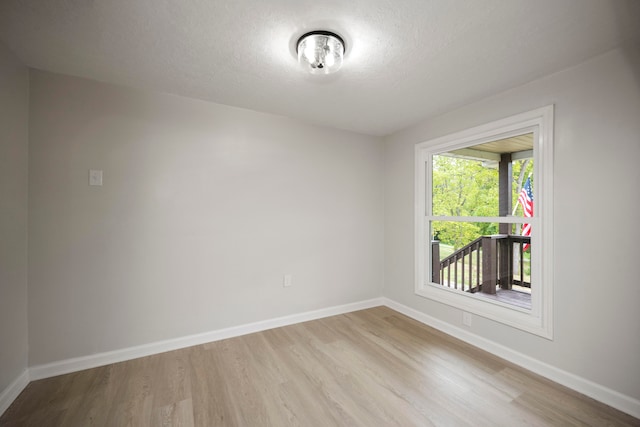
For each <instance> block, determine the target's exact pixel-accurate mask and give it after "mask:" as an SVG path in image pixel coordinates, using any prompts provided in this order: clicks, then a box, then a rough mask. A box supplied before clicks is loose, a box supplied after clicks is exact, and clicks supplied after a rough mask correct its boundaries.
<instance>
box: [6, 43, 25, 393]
mask: <svg viewBox="0 0 640 427" xmlns="http://www.w3.org/2000/svg"><path fill="white" fill-rule="evenodd" d="M28 102H29V71H28V70H27V68H26V67H25V66H23V65H22V64H21V63H20V62H19V61H18V60H17V58H15V57H14V55H13V54H12V53H11V52H10V51H9V50H8V49H7V48H6V46H5V45H4V44H2V43H0V393H2V391H3V390H4V389H5V388H6V387H7V386H9V385H10V384H11V383H12V382H13V381H14V380H16V379H17V378H18V377H19V376H20V375H21V374H22V373H23V372H24V371H25V369H26V368H27V350H28V348H27V148H28V134H27V131H28V113H29V107H28Z"/></svg>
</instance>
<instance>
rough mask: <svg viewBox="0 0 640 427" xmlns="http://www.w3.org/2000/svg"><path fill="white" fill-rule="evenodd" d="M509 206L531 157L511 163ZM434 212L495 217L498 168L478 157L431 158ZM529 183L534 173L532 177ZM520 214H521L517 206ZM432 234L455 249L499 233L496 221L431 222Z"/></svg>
mask: <svg viewBox="0 0 640 427" xmlns="http://www.w3.org/2000/svg"><path fill="white" fill-rule="evenodd" d="M512 171H513V175H512V177H513V178H512V179H513V181H512V188H513V190H512V196H513V198H512V202H513V203H512V206H514V207H515V206H516V205H517V200H518V195H519V193H520V190H521V188H522V185H524V181H526V179H527V177H528V176H529V175H531V174H532V173H533V161H532V160H529V161H527V160H520V161H515V162H513V164H512ZM432 179H433V189H432V190H433V193H432V194H433V215H436V216H498V191H499V188H498V169H497V168H495V167H486V166H484V165H483V163H482V162H480V161H478V160H469V159H463V158H458V157H450V156H445V155H438V156H434V157H433V176H432ZM531 180H532V185H534V183H533V176H532V177H531ZM519 214H520V215H522V210H521V208H520V210H519ZM432 233H433V235H434V236H437V237H438V239H439V240H440V241H441V242H442V243H444V244H447V245H452V246H453V247H454V248H455V249H456V250H457V249H459V248H461V247H462V246H464V245H466V244H468V243H469V242H471V241H473V240H474V239H476V238H478V237H480V236H486V235H492V234H497V233H498V224H496V223H480V222H476V223H472V222H454V221H434V222H433V223H432Z"/></svg>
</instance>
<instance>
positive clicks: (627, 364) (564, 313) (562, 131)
mask: <svg viewBox="0 0 640 427" xmlns="http://www.w3.org/2000/svg"><path fill="white" fill-rule="evenodd" d="M638 52H640V49H638V46H635V47H634V48H631V47H629V48H628V49H622V50H615V51H612V52H610V53H607V54H605V55H603V56H600V57H597V58H594V59H593V60H591V61H589V62H587V63H584V64H582V65H579V66H577V67H574V68H571V69H568V70H566V71H563V72H560V73H557V74H554V75H551V76H548V77H546V78H544V79H541V80H537V81H535V82H533V83H530V84H527V85H525V86H521V87H518V88H516V89H513V90H510V91H508V92H505V93H501V94H499V95H496V96H494V97H491V98H489V99H486V100H483V101H480V102H477V103H474V104H471V105H468V106H465V107H463V108H460V109H458V110H455V111H453V112H450V113H448V114H445V115H442V116H440V117H437V118H434V119H432V120H427V121H424V122H422V123H420V124H417V125H416V126H413V127H411V128H409V129H406V130H404V131H402V132H400V133H398V134H395V135H392V136H390V137H388V138H387V141H386V160H385V166H386V171H385V261H386V263H385V288H384V294H385V296H387V297H389V298H391V299H394V300H396V301H398V302H400V303H402V304H405V305H407V306H409V307H412V308H414V309H417V310H420V311H422V312H424V313H427V314H429V315H431V316H434V317H436V318H438V319H440V320H443V321H446V322H449V323H451V324H453V325H456V326H460V327H463V326H462V314H461V312H460V311H459V310H458V309H455V308H452V307H449V306H446V305H443V304H440V303H437V302H434V301H431V300H428V299H425V298H422V297H419V296H416V295H415V294H414V276H413V274H414V261H413V259H414V258H413V247H414V246H413V245H414V236H413V220H414V218H413V206H414V183H413V180H414V176H413V170H414V167H413V162H414V145H415V144H416V143H419V142H422V141H427V140H429V139H431V138H434V137H437V136H442V135H446V134H449V133H452V132H455V131H459V130H463V129H466V128H469V127H473V126H475V125H479V124H483V123H486V122H489V121H492V120H496V119H500V118H503V117H507V116H510V115H513V114H516V113H519V112H523V111H528V110H531V109H534V108H537V107H541V106H544V105H548V104H552V103H553V104H555V106H556V109H555V189H554V209H555V212H554V218H553V223H554V227H555V232H554V233H555V237H554V241H553V244H554V247H555V254H556V258H555V273H554V289H555V291H554V297H555V309H554V316H555V323H554V326H555V328H554V329H555V338H554V340H553V341H548V340H546V339H543V338H539V337H536V336H533V335H530V334H528V333H525V332H521V331H518V330H514V329H512V328H510V327H507V326H504V325H502V324H499V323H495V322H493V321H490V320H487V319H483V318H480V317H478V316H474V321H473V326H472V328H471V332H473V333H475V334H477V335H480V336H482V337H485V338H488V339H490V340H492V341H495V342H497V343H499V344H502V345H505V346H507V347H509V348H512V349H514V350H516V351H519V352H521V353H524V354H527V355H529V356H532V357H534V358H536V359H539V360H541V361H543V362H546V363H548V364H551V365H553V366H555V367H558V368H560V369H563V370H566V371H568V372H571V373H574V374H576V375H579V376H581V377H584V378H587V379H589V380H592V381H594V382H596V383H598V384H601V385H604V386H606V387H609V388H611V389H613V390H616V391H619V392H621V393H624V394H626V395H628V396H631V397H633V398H636V399H640V333H639V330H640V310H639V309H638V304H639V303H640V279H639V277H640V274H639V270H638V261H637V260H638V242H640V227H638V218H639V215H638V210H639V209H640V189H639V187H638V186H639V185H640V167H639V162H640V86H639V84H640V80H639V79H640V58H639V57H638Z"/></svg>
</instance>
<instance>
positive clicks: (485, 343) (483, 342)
mask: <svg viewBox="0 0 640 427" xmlns="http://www.w3.org/2000/svg"><path fill="white" fill-rule="evenodd" d="M383 303H384V305H386V306H387V307H389V308H391V309H393V310H396V311H397V312H400V313H402V314H404V315H406V316H408V317H411V318H412V319H415V320H417V321H418V322H421V323H424V324H425V325H428V326H431V327H433V328H435V329H438V330H440V331H442V332H444V333H445V334H448V335H451V336H453V337H455V338H458V339H459V340H462V341H464V342H467V343H469V344H471V345H473V346H475V347H478V348H481V349H482V350H485V351H488V352H489V353H492V354H494V355H496V356H498V357H501V358H503V359H505V360H508V361H509V362H512V363H514V364H516V365H518V366H521V367H523V368H525V369H527V370H529V371H531V372H534V373H536V374H538V375H541V376H543V377H545V378H548V379H550V380H552V381H555V382H557V383H558V384H562V385H564V386H566V387H569V388H570V389H572V390H575V391H577V392H579V393H582V394H584V395H587V396H589V397H592V398H593V399H595V400H597V401H599V402H602V403H604V404H606V405H609V406H611V407H613V408H616V409H618V410H620V411H622V412H625V413H627V414H629V415H632V416H634V417H636V418H640V400H637V399H634V398H632V397H630V396H627V395H624V394H622V393H620V392H617V391H615V390H611V389H609V388H607V387H604V386H602V385H600V384H596V383H594V382H593V381H589V380H587V379H585V378H582V377H579V376H577V375H574V374H572V373H570V372H567V371H564V370H562V369H559V368H556V367H554V366H551V365H548V364H546V363H544V362H541V361H539V360H537V359H534V358H532V357H530V356H527V355H526V354H523V353H519V352H517V351H515V350H512V349H510V348H508V347H505V346H503V345H501V344H498V343H496V342H493V341H490V340H488V339H486V338H482V337H480V336H478V335H475V334H472V333H471V332H469V331H466V330H464V329H461V328H458V327H457V326H453V325H451V324H449V323H446V322H443V321H442V320H439V319H436V318H435V317H432V316H429V315H428V314H424V313H422V312H421V311H418V310H415V309H413V308H410V307H407V306H406V305H403V304H400V303H399V302H396V301H394V300H391V299H389V298H383Z"/></svg>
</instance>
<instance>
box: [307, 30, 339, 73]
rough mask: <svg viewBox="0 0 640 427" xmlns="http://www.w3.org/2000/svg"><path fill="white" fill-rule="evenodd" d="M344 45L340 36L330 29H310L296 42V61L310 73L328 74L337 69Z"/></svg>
mask: <svg viewBox="0 0 640 427" xmlns="http://www.w3.org/2000/svg"><path fill="white" fill-rule="evenodd" d="M345 50H346V45H345V43H344V40H343V39H342V37H340V36H339V35H337V34H336V33H333V32H331V31H321V30H318V31H310V32H308V33H305V34H303V35H302V36H301V37H300V38H299V39H298V43H297V44H296V53H297V54H298V63H300V65H302V66H303V67H304V68H306V69H308V70H309V72H310V73H312V74H330V73H334V72H336V71H338V70H339V69H340V67H341V66H342V60H343V57H344V53H345Z"/></svg>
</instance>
